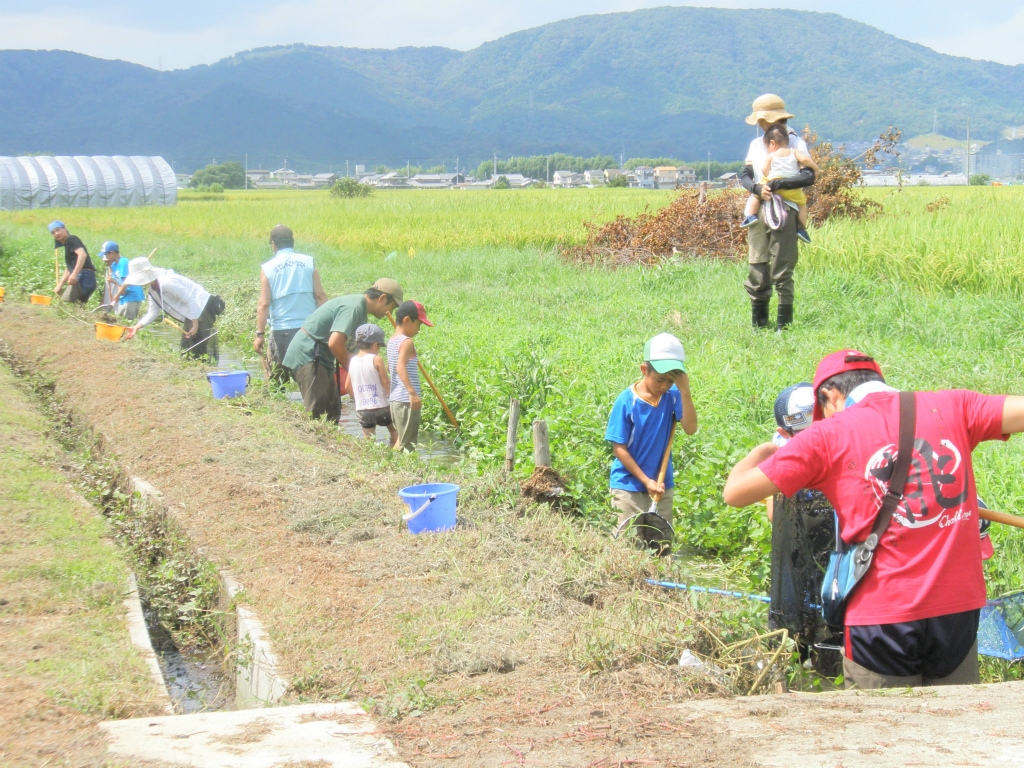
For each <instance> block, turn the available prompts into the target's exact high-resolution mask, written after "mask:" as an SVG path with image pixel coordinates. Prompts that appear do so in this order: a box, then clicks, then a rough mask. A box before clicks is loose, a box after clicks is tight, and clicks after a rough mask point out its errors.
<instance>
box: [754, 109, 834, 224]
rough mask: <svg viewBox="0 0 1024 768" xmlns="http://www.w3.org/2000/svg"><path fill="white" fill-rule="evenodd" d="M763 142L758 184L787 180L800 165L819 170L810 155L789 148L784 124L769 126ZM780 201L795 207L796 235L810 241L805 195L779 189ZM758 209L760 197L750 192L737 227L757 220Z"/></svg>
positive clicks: (797, 170) (797, 171) (802, 192)
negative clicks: (763, 148)
mask: <svg viewBox="0 0 1024 768" xmlns="http://www.w3.org/2000/svg"><path fill="white" fill-rule="evenodd" d="M764 144H765V147H766V148H767V150H768V156H767V158H765V161H764V166H763V167H762V168H760V169H759V170H760V171H761V183H762V184H765V183H768V184H770V182H772V181H778V180H779V179H790V178H793V177H795V176H798V175H799V174H800V169H801V168H810V169H811V170H812V171H814V173H815V174H816V175H817V174H818V173H820V171H819V169H818V165H817V163H815V162H814V160H812V159H811V156H810V155H808V154H807V153H806V152H802V151H800V150H799V149H793V148H791V147H790V142H789V131H788V129H787V128H786V126H780V125H773V126H772V127H771V128H769V129H768V131H767V133H765V135H764ZM778 194H779V195H781V196H782V199H783V200H786V201H789V202H791V203H793V204H794V205H796V206H797V218H798V222H799V223H798V226H797V228H796V236H797V237H798V238H800V239H801V240H803V241H804V242H805V243H809V242H811V237H810V235H808V234H807V195H806V194H804V191H803V190H802V189H780V190H779V192H778ZM760 210H761V198H760V197H757V196H756V195H751V196H750V197H749V198H747V206H746V208H745V209H744V211H743V216H744V218H743V223H742V224H741V225H740V226H741V227H749V226H750V225H751V224H753V223H754V222H755V221H757V213H758V211H760Z"/></svg>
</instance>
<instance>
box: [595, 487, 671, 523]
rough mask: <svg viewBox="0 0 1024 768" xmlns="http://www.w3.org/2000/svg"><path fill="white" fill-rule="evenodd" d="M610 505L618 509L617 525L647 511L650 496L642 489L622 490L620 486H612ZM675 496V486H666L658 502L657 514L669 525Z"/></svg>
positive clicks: (649, 506) (649, 504) (649, 505)
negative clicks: (640, 491) (641, 491)
mask: <svg viewBox="0 0 1024 768" xmlns="http://www.w3.org/2000/svg"><path fill="white" fill-rule="evenodd" d="M611 494H612V507H614V508H615V509H617V510H619V525H622V524H623V523H624V522H626V520H628V519H629V518H631V517H632V516H633V515H638V514H640V513H641V512H647V511H648V510H649V509H650V508H651V496H650V494H649V493H647V492H646V491H644V492H643V493H637V492H634V491H624V490H622V489H621V488H612V489H611ZM674 496H675V488H668V489H666V490H665V494H664V495H663V496H662V497H661V501H659V502H658V507H657V512H658V515H659V516H660V517H661V518H662V519H663V520H664V521H665V522H666V523H668V524H669V525H672V499H673V497H674Z"/></svg>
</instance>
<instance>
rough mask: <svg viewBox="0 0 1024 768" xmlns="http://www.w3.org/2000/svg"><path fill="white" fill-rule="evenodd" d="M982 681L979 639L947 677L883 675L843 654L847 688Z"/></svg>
mask: <svg viewBox="0 0 1024 768" xmlns="http://www.w3.org/2000/svg"><path fill="white" fill-rule="evenodd" d="M980 682H981V665H980V663H979V661H978V641H977V640H975V641H974V645H973V646H972V647H971V650H970V651H968V652H967V656H966V657H964V660H963V661H962V662H960V666H959V667H957V668H956V669H954V670H953V672H952V673H951V674H949V675H947V676H946V677H940V678H927V677H922V676H921V675H912V676H911V677H896V676H894V675H881V674H879V673H878V672H874V671H872V670H870V669H868V668H867V667H863V666H861V665H860V664H858V663H857V662H855V661H854V660H853V659H848V658H846V656H843V685H844V686H845V687H847V688H907V687H915V688H916V687H919V686H922V685H975V684H977V683H980Z"/></svg>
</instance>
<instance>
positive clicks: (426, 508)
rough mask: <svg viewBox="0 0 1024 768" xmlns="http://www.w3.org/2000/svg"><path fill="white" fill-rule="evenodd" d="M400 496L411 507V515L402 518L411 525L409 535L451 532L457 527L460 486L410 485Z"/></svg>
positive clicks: (444, 484)
mask: <svg viewBox="0 0 1024 768" xmlns="http://www.w3.org/2000/svg"><path fill="white" fill-rule="evenodd" d="M398 495H399V496H400V497H401V499H402V501H404V502H405V503H406V504H408V505H409V513H408V514H407V515H405V516H404V517H403V518H402V519H403V520H405V521H406V522H407V523H408V524H409V533H426V532H428V531H450V530H451V529H452V528H454V527H455V506H456V503H457V502H458V497H459V486H457V485H453V484H452V483H426V484H425V485H410V486H409V487H408V488H403V489H402V490H400V491H399V492H398ZM431 497H434V499H433V501H431Z"/></svg>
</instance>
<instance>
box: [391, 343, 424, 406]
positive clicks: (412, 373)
mask: <svg viewBox="0 0 1024 768" xmlns="http://www.w3.org/2000/svg"><path fill="white" fill-rule="evenodd" d="M408 338H409V337H408V336H406V335H405V334H404V333H396V334H395V335H394V336H392V337H391V339H390V340H389V341H388V376H389V377H390V378H391V397H390V398H388V399H389V400H390V401H391V402H392V403H408V402H409V390H408V389H406V388H405V383H404V382H403V381H402V378H401V377H400V376H399V375H398V348H399V347H400V346H402V342H403V341H405V340H406V339H408ZM405 368H406V370H407V371H408V372H409V381H411V382H412V388H413V389H414V390H416V394H417V395H419V394H420V370H419V366H418V365H417V356H416V355H413V356H412V357H410V358H409V361H408V363H406V366H405Z"/></svg>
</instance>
